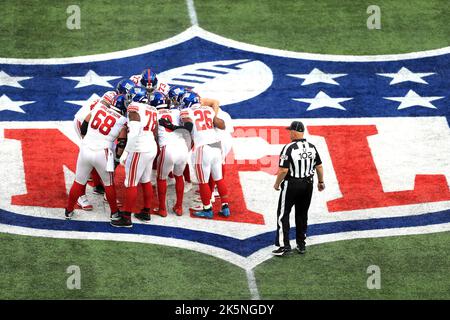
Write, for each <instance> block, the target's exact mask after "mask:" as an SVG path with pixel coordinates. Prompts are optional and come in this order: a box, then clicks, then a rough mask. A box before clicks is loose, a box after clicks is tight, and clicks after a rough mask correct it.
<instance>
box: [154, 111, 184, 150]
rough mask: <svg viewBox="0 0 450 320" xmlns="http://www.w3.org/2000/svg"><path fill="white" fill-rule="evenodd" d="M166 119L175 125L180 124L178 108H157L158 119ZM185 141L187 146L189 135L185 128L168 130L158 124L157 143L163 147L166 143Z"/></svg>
mask: <svg viewBox="0 0 450 320" xmlns="http://www.w3.org/2000/svg"><path fill="white" fill-rule="evenodd" d="M162 118H164V119H167V120H169V121H170V122H171V123H173V124H174V125H176V126H179V125H181V118H180V110H178V109H159V110H158V120H159V119H162ZM174 143H185V144H186V145H187V146H188V147H190V145H191V135H190V134H189V132H188V131H186V130H175V131H172V130H169V129H167V128H165V127H163V126H158V144H159V146H160V147H163V146H165V145H167V144H174Z"/></svg>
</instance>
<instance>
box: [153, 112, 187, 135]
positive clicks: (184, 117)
mask: <svg viewBox="0 0 450 320" xmlns="http://www.w3.org/2000/svg"><path fill="white" fill-rule="evenodd" d="M181 122H182V124H183V125H181V126H176V125H174V124H173V123H172V122H170V120H169V119H167V118H161V119H159V121H158V124H159V125H160V126H163V127H164V128H167V129H169V130H172V131H175V130H179V129H184V130H187V131H189V132H191V131H192V129H193V128H194V123H193V122H192V119H191V118H190V117H189V115H188V114H183V113H182V114H181Z"/></svg>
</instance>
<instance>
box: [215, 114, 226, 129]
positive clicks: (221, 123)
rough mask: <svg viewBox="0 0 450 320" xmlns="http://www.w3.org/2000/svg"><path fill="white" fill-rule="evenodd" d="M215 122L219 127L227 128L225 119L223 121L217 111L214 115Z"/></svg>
mask: <svg viewBox="0 0 450 320" xmlns="http://www.w3.org/2000/svg"><path fill="white" fill-rule="evenodd" d="M213 124H214V127H216V128H219V129H221V130H225V128H226V125H225V121H223V120H222V119H220V118H219V117H217V113H216V115H215V116H214V119H213Z"/></svg>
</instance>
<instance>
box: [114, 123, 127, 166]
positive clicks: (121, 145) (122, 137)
mask: <svg viewBox="0 0 450 320" xmlns="http://www.w3.org/2000/svg"><path fill="white" fill-rule="evenodd" d="M127 130H128V127H127V126H124V127H123V128H122V130H120V133H119V136H118V137H117V146H116V158H117V159H120V156H121V155H122V153H123V151H124V150H125V147H126V145H127Z"/></svg>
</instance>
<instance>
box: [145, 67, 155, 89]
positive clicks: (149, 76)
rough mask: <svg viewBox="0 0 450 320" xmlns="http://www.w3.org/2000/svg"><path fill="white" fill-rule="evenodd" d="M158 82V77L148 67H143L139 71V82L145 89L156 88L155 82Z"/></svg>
mask: <svg viewBox="0 0 450 320" xmlns="http://www.w3.org/2000/svg"><path fill="white" fill-rule="evenodd" d="M157 83H158V78H157V77H156V73H155V72H153V71H152V70H151V69H150V68H149V69H145V70H144V71H142V73H141V84H142V85H143V86H144V88H147V90H150V91H153V90H155V89H156V84H157Z"/></svg>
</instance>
